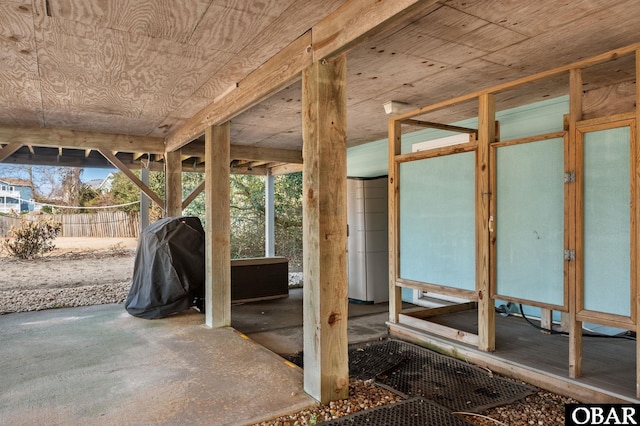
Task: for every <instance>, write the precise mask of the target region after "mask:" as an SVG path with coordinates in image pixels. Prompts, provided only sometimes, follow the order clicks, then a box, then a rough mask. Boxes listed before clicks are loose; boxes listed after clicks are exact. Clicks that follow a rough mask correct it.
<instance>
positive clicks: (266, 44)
mask: <svg viewBox="0 0 640 426" xmlns="http://www.w3.org/2000/svg"><path fill="white" fill-rule="evenodd" d="M344 2H345V0H296V1H295V3H293V4H292V5H291V6H290V7H289V8H288V9H286V10H285V11H284V12H283V13H282V14H281V15H280V16H279V17H278V18H276V19H275V20H273V21H272V22H271V24H270V25H269V26H268V27H266V28H265V29H264V31H263V32H262V34H260V37H256V38H253V39H252V40H251V43H250V44H248V45H247V46H246V47H245V48H244V49H242V50H241V51H240V52H238V54H237V55H235V56H234V57H233V58H232V59H231V60H230V61H229V62H228V63H227V64H226V65H225V67H224V69H223V70H222V71H221V72H220V73H218V74H216V75H215V76H212V77H211V79H210V80H208V81H207V82H206V83H205V84H204V85H202V87H200V88H199V89H198V90H197V91H196V92H195V95H196V96H201V97H205V98H210V99H213V98H215V97H216V96H218V95H220V94H221V93H224V92H225V91H226V90H228V89H229V88H230V87H232V86H233V85H235V84H236V83H238V82H240V81H241V80H242V79H243V78H244V77H246V76H247V75H248V74H249V73H250V72H251V71H252V70H253V69H255V68H257V67H258V66H260V65H261V64H263V63H264V62H266V60H267V59H269V58H270V57H271V56H273V55H274V54H275V53H277V52H278V51H280V50H282V49H283V48H284V47H286V46H287V45H288V44H289V43H291V41H293V40H295V39H296V38H297V37H299V36H300V35H301V34H303V33H304V32H305V31H307V30H308V29H309V28H311V27H312V26H313V24H314V23H315V22H317V21H318V20H320V19H322V18H323V17H324V16H327V15H329V14H330V13H332V12H333V11H334V10H335V9H337V8H338V7H339V6H341V5H342V4H343V3H344Z"/></svg>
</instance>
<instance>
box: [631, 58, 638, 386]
mask: <svg viewBox="0 0 640 426" xmlns="http://www.w3.org/2000/svg"><path fill="white" fill-rule="evenodd" d="M639 76H640V50H636V103H637V102H638V101H639V100H640V84H638V83H637V79H638V77H639ZM635 125H636V128H635V129H633V131H632V132H631V134H632V135H635V140H632V141H631V143H632V146H633V147H634V148H633V149H632V150H631V152H632V154H633V157H632V163H631V164H632V167H631V170H633V171H634V173H633V175H632V177H631V179H632V180H631V182H632V188H633V191H634V192H633V193H632V194H631V199H632V200H633V201H632V202H631V206H632V208H633V210H632V211H631V217H632V221H631V223H632V227H631V247H632V249H631V259H632V260H631V262H632V264H631V273H632V274H633V275H632V276H631V279H633V280H635V289H636V294H635V295H632V297H633V296H635V298H636V300H635V303H636V306H635V308H636V309H635V317H634V318H635V321H636V336H637V335H638V334H639V332H640V320H639V319H638V318H639V316H640V264H638V256H639V255H640V242H638V227H639V226H640V129H639V128H638V127H639V125H640V107H638V106H636V124H635ZM631 287H632V288H633V286H631ZM636 398H640V342H638V340H637V339H636Z"/></svg>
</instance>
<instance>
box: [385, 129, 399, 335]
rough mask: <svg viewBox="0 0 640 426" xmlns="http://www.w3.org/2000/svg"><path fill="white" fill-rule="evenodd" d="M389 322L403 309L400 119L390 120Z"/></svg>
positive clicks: (395, 320) (393, 320)
mask: <svg viewBox="0 0 640 426" xmlns="http://www.w3.org/2000/svg"><path fill="white" fill-rule="evenodd" d="M388 149H389V188H388V191H389V195H388V197H389V198H388V204H389V218H388V220H389V225H388V227H389V322H392V323H397V322H398V320H399V316H398V315H399V314H400V311H401V310H402V288H401V287H399V286H398V285H396V282H397V280H398V278H400V275H399V274H400V268H399V265H400V260H399V257H400V236H399V234H400V200H399V196H400V167H399V164H398V163H397V162H396V160H395V159H396V156H397V155H400V154H401V152H402V129H401V123H400V121H396V120H393V119H391V120H389V147H388Z"/></svg>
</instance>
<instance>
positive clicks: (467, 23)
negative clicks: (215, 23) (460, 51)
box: [412, 6, 527, 59]
mask: <svg viewBox="0 0 640 426" xmlns="http://www.w3.org/2000/svg"><path fill="white" fill-rule="evenodd" d="M412 27H413V28H414V29H415V32H416V33H417V34H424V35H427V36H431V37H435V38H438V39H442V40H446V41H449V42H453V43H460V44H464V45H466V46H470V47H473V48H477V49H480V50H482V51H486V52H493V51H495V50H499V49H502V48H503V47H505V46H510V45H512V44H514V43H518V42H520V41H523V40H524V39H526V38H527V37H526V36H525V35H523V34H520V33H518V32H517V31H513V30H511V29H508V28H505V27H501V26H499V25H496V24H494V23H491V22H489V21H487V20H485V19H482V18H478V17H476V16H473V15H470V14H468V13H465V12H461V11H459V10H456V9H453V8H451V7H448V6H442V7H440V8H438V9H437V10H435V11H433V12H432V13H430V14H429V15H427V16H425V17H424V18H422V19H421V20H420V21H419V22H417V23H416V24H414V25H413V26H412ZM432 59H435V58H432Z"/></svg>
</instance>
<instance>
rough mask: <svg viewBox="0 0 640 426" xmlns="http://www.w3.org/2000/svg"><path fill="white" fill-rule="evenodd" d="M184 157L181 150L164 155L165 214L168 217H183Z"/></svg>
mask: <svg viewBox="0 0 640 426" xmlns="http://www.w3.org/2000/svg"><path fill="white" fill-rule="evenodd" d="M181 160H182V155H181V154H180V150H177V151H173V152H166V153H165V154H164V161H165V167H166V170H165V173H164V177H165V179H164V191H165V197H164V203H165V207H164V212H165V216H167V217H174V216H182V161H181Z"/></svg>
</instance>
